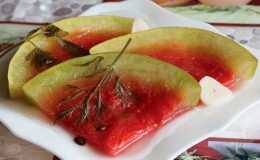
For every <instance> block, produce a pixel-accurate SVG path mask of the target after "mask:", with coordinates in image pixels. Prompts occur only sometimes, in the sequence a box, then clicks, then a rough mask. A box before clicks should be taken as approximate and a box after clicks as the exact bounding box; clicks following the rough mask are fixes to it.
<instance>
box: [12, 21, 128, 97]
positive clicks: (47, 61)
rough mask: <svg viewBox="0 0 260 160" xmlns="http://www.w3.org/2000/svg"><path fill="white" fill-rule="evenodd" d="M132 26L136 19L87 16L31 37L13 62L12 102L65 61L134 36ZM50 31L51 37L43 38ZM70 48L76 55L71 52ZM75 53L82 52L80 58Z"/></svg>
mask: <svg viewBox="0 0 260 160" xmlns="http://www.w3.org/2000/svg"><path fill="white" fill-rule="evenodd" d="M132 24H133V19H130V18H123V17H115V16H88V17H75V18H69V19H65V20H61V21H58V22H55V23H53V24H52V25H48V26H44V27H42V28H41V29H39V30H38V31H37V32H36V33H34V34H32V35H30V37H33V38H30V42H31V43H30V42H25V43H23V44H22V45H21V47H20V48H19V49H18V51H17V52H16V54H15V56H14V57H13V59H12V60H11V62H10V66H9V72H8V80H9V90H10V96H11V98H13V99H20V98H23V97H24V96H23V93H22V89H21V88H22V86H23V85H24V84H25V83H26V82H27V81H28V80H29V79H31V78H32V77H34V76H35V75H37V74H38V73H40V72H42V71H43V70H45V69H48V68H50V67H52V66H53V65H56V64H57V63H60V62H63V61H65V60H68V59H71V58H74V57H78V56H82V55H87V54H89V53H88V49H89V48H91V47H92V46H94V45H96V44H98V43H100V42H103V41H105V40H108V39H111V38H114V37H117V36H121V35H125V34H128V33H131V31H132ZM53 25H54V26H53ZM55 26H56V27H58V28H55ZM58 29H61V30H62V31H61V33H60V32H59V33H56V34H55V36H51V34H53V32H57V31H58ZM47 31H48V32H50V33H46V34H45V35H44V34H40V33H43V32H47ZM36 35H37V36H36ZM57 37H59V38H57ZM61 38H62V40H63V41H61ZM58 39H59V41H60V42H62V43H59V41H58ZM64 43H65V44H64ZM68 43H70V44H68ZM71 43H73V45H72V44H71ZM61 44H62V45H63V46H64V47H62V45H61ZM66 47H67V48H66ZM70 47H72V49H73V52H68V49H70ZM36 48H37V50H35V49H36ZM65 48H66V49H65ZM76 50H80V51H81V52H80V54H79V53H78V52H76Z"/></svg>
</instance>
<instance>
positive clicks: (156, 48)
mask: <svg viewBox="0 0 260 160" xmlns="http://www.w3.org/2000/svg"><path fill="white" fill-rule="evenodd" d="M130 37H131V38H132V42H131V45H130V46H129V47H128V48H127V51H128V52H132V53H139V54H145V55H149V56H151V57H154V58H158V59H160V60H163V61H166V62H169V63H171V64H174V65H176V66H179V67H180V68H182V69H184V70H185V71H187V72H188V73H190V74H191V75H192V76H193V77H194V78H195V79H197V80H198V81H199V80H200V79H201V78H203V77H205V76H210V77H213V78H214V79H216V80H217V81H219V82H221V83H222V84H223V85H225V86H226V87H228V88H232V87H234V86H235V85H236V83H237V82H238V81H239V80H244V79H250V78H251V77H252V76H253V75H254V72H255V70H256V67H257V64H258V60H257V59H256V58H255V57H254V56H253V55H252V54H251V53H250V52H249V51H248V50H246V49H245V48H243V47H242V46H241V45H239V44H237V43H236V42H234V41H233V40H230V39H229V38H227V37H224V36H221V35H219V34H216V33H213V32H210V31H206V30H201V29H195V28H182V27H176V28H175V27H169V28H167V27H166V28H157V29H151V30H148V31H143V32H138V33H133V34H129V35H125V36H121V37H118V38H114V39H112V40H108V41H106V42H103V43H101V44H98V45H96V46H94V47H93V48H91V49H90V53H91V54H96V53H100V52H110V51H111V52H113V51H119V50H120V47H122V46H123V45H124V43H125V42H126V41H127V39H129V38H130Z"/></svg>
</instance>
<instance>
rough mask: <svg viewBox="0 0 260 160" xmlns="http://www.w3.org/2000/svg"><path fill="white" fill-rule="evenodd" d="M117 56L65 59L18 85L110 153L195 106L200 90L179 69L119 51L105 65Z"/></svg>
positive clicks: (51, 113) (55, 116)
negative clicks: (115, 61)
mask: <svg viewBox="0 0 260 160" xmlns="http://www.w3.org/2000/svg"><path fill="white" fill-rule="evenodd" d="M117 55H118V53H109V54H106V53H103V54H96V55H90V56H85V57H79V58H75V59H72V60H68V61H66V62H63V63H61V64H58V65H56V66H54V67H52V68H50V69H48V70H46V71H44V72H42V73H41V74H39V75H37V76H35V77H34V78H32V79H31V80H30V81H28V82H27V83H26V84H25V85H24V86H23V91H24V93H25V95H26V97H27V98H28V100H29V101H31V102H32V103H34V104H36V105H37V106H39V107H40V108H41V109H42V110H43V111H44V112H46V113H47V115H48V116H49V117H50V118H51V119H52V120H53V121H55V122H56V123H59V124H61V125H62V126H64V127H65V128H67V129H68V130H69V131H70V132H72V133H73V135H75V136H77V137H81V138H80V139H82V138H83V139H84V140H85V141H87V142H88V143H89V144H92V145H93V146H96V148H99V149H100V150H102V151H104V152H105V153H107V154H109V155H113V156H114V155H117V154H118V153H119V152H120V151H122V150H123V149H125V148H126V147H127V146H129V145H130V144H131V143H133V142H135V141H136V140H138V139H139V138H141V137H142V136H144V135H146V134H148V133H149V132H151V131H153V130H155V129H157V128H159V127H160V126H162V125H163V124H165V123H166V122H167V121H169V120H170V119H172V118H173V117H174V115H175V114H176V112H177V111H181V110H184V109H189V108H192V107H194V106H196V105H197V103H198V102H199V98H200V91H201V88H200V86H199V84H198V82H197V81H196V80H195V79H194V78H193V77H192V76H190V75H189V74H188V73H186V72H185V71H183V70H182V69H180V68H178V67H175V66H173V65H171V64H169V63H166V62H163V61H160V60H156V59H154V58H151V57H149V56H145V55H138V54H123V55H122V57H121V58H120V60H119V61H118V62H117V63H116V64H115V65H114V66H113V68H112V70H108V69H107V68H108V67H109V66H110V64H112V63H113V62H114V60H115V59H116V57H117ZM104 70H105V71H104ZM104 77H105V78H104ZM102 79H103V80H104V81H103V83H101V85H100V82H102Z"/></svg>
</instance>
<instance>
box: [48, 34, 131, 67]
mask: <svg viewBox="0 0 260 160" xmlns="http://www.w3.org/2000/svg"><path fill="white" fill-rule="evenodd" d="M125 34H126V33H125V32H122V33H121V32H111V31H102V32H75V33H70V34H69V35H68V36H67V37H66V38H65V39H66V40H68V41H71V42H73V43H74V44H77V45H79V46H81V47H82V48H84V49H86V55H88V50H89V49H90V48H91V47H93V46H95V45H97V44H99V43H101V42H104V41H106V40H109V39H112V38H115V37H118V36H121V35H125ZM46 50H47V51H49V52H50V53H54V54H52V56H53V58H56V59H58V60H59V61H61V62H63V61H65V60H68V59H71V58H75V56H73V55H71V54H70V53H68V52H67V51H66V50H64V48H63V47H62V46H61V45H60V44H59V43H58V42H54V43H52V44H50V45H49V46H47V47H46Z"/></svg>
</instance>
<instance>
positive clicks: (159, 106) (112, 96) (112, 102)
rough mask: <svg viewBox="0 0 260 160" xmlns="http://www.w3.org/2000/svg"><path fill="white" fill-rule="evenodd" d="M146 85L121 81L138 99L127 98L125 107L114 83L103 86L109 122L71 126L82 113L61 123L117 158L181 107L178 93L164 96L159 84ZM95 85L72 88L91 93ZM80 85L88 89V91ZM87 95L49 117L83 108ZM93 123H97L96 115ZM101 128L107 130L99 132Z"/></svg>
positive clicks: (53, 112) (137, 80)
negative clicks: (77, 106)
mask: <svg viewBox="0 0 260 160" xmlns="http://www.w3.org/2000/svg"><path fill="white" fill-rule="evenodd" d="M88 81H90V82H88ZM145 81H146V80H145V79H143V80H142V79H136V78H134V77H133V78H129V77H128V78H127V79H125V80H122V83H124V84H127V86H128V87H129V88H131V89H132V91H133V92H134V93H135V96H136V97H137V99H135V100H131V99H130V98H129V97H128V101H129V104H128V105H127V106H124V104H123V102H122V99H121V98H119V97H118V96H117V94H116V92H115V91H113V92H111V90H113V87H114V85H115V79H113V80H111V81H110V82H109V84H107V85H105V86H103V87H104V90H103V92H102V97H104V99H103V101H104V103H105V104H106V105H107V106H109V109H108V110H107V111H106V112H105V117H106V118H104V119H100V120H99V121H97V122H96V124H94V125H90V124H89V125H85V124H84V125H79V126H77V125H76V124H72V123H71V122H72V121H73V120H75V119H77V117H78V115H79V112H75V113H74V114H73V115H72V116H71V117H70V118H67V119H65V120H61V123H62V125H63V126H64V127H66V128H68V129H69V130H70V131H71V132H72V133H74V134H75V135H77V136H80V137H83V138H84V139H85V140H86V141H87V142H88V143H90V144H93V145H95V146H97V147H98V148H100V149H102V150H104V151H105V152H107V153H108V154H110V155H116V154H117V153H119V152H120V151H121V150H123V149H124V148H125V147H127V146H128V145H130V144H131V143H133V142H135V141H136V140H138V139H139V138H141V137H142V136H143V135H146V134H148V133H149V132H151V131H152V130H154V129H156V128H159V127H161V126H162V125H163V124H165V122H167V121H168V120H169V119H171V118H172V117H173V116H174V114H175V113H176V112H177V110H178V108H179V106H180V102H181V98H180V97H178V96H177V95H176V92H174V91H169V92H165V87H163V86H161V85H160V84H152V85H151V84H147V83H145ZM95 83H97V79H94V80H93V79H88V80H87V79H86V80H83V81H79V82H76V83H73V85H75V84H77V85H76V86H78V87H80V88H82V89H87V90H92V89H93V88H91V87H89V86H95ZM81 84H84V85H86V88H85V86H82V85H81ZM93 84H94V85H93ZM111 84H112V85H111ZM79 85H80V86H79ZM147 88H149V93H147ZM88 95H89V93H86V94H82V95H80V96H78V97H77V98H76V99H74V100H72V101H68V102H67V103H64V104H62V105H60V107H59V109H57V110H53V108H52V109H51V110H49V111H47V113H48V114H51V115H50V116H51V117H52V119H55V117H57V116H58V114H59V113H60V112H61V111H62V109H64V108H68V107H70V106H75V105H82V104H80V103H81V102H82V99H84V97H86V96H88ZM52 97H59V99H58V101H60V100H61V98H60V96H59V95H55V94H54V95H52ZM63 98H64V97H63ZM95 98H96V97H95ZM56 105H57V104H56ZM118 105H119V106H118ZM109 110H111V112H110V111H109ZM90 119H94V115H92V117H90ZM100 127H102V128H104V130H99V128H100Z"/></svg>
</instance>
